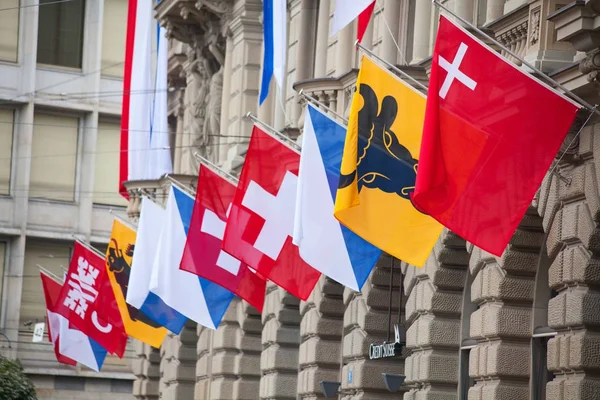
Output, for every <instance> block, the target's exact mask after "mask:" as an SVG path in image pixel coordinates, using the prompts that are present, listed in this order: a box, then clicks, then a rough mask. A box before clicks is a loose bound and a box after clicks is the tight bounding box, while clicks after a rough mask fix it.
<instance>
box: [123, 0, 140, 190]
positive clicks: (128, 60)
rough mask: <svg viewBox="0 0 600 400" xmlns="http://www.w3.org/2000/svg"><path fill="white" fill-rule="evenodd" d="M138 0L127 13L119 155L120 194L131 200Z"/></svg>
mask: <svg viewBox="0 0 600 400" xmlns="http://www.w3.org/2000/svg"><path fill="white" fill-rule="evenodd" d="M136 15H137V0H129V8H128V11H127V37H126V38H125V65H124V71H123V101H122V108H121V140H120V150H121V152H120V154H119V193H121V195H122V196H123V197H125V198H126V199H127V200H129V193H127V189H125V186H123V182H125V181H127V180H128V178H129V104H130V100H131V96H130V91H131V68H132V64H133V42H134V39H135V21H136Z"/></svg>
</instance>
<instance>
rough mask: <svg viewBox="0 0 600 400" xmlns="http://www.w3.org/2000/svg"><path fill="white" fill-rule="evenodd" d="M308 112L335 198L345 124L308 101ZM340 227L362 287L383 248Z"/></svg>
mask: <svg viewBox="0 0 600 400" xmlns="http://www.w3.org/2000/svg"><path fill="white" fill-rule="evenodd" d="M308 112H309V113H310V118H311V121H312V125H313V128H314V131H315V136H316V138H317V143H318V145H319V152H320V154H321V159H322V160H323V165H324V167H325V172H326V175H327V181H328V184H329V190H330V191H331V196H332V198H333V201H334V202H335V196H336V193H337V187H338V182H339V177H340V167H341V165H342V155H343V152H344V142H345V141H346V128H345V127H343V126H342V125H340V124H338V123H337V122H335V121H334V120H332V119H331V118H329V117H328V116H326V115H325V114H323V113H322V112H320V111H319V110H317V109H316V108H314V107H312V106H311V105H308ZM340 227H341V229H342V235H343V237H344V241H345V242H346V249H347V251H348V256H349V257H350V262H351V263H352V269H353V270H354V274H355V276H356V281H357V283H358V287H362V286H363V285H364V283H365V282H366V280H367V278H368V277H369V274H370V273H371V271H372V270H373V267H374V266H375V263H376V262H377V260H378V259H379V257H380V256H381V253H382V251H381V249H379V248H377V247H375V246H373V245H372V244H371V243H369V242H367V241H366V240H364V239H363V238H361V237H360V236H358V235H357V234H355V233H354V232H352V231H351V230H350V229H348V228H346V227H345V226H344V225H342V224H340Z"/></svg>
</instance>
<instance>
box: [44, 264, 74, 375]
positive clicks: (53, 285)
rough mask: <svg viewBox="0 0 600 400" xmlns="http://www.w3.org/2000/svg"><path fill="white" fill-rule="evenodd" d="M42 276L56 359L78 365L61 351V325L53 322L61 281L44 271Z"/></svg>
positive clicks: (49, 329)
mask: <svg viewBox="0 0 600 400" xmlns="http://www.w3.org/2000/svg"><path fill="white" fill-rule="evenodd" d="M40 277H41V278H42V289H43V290H44V298H45V300H46V317H47V319H48V325H47V327H48V338H49V339H50V342H52V345H53V346H54V354H56V360H58V362H59V363H62V364H67V365H73V366H74V365H77V361H75V360H73V359H71V358H69V357H67V356H65V355H63V354H62V353H61V352H60V325H59V324H55V323H52V322H53V320H54V318H53V314H54V313H55V304H56V299H57V298H58V297H59V296H60V291H61V289H62V286H61V284H60V283H58V282H56V281H55V280H54V279H52V278H50V277H49V276H47V275H46V274H44V273H43V272H41V273H40Z"/></svg>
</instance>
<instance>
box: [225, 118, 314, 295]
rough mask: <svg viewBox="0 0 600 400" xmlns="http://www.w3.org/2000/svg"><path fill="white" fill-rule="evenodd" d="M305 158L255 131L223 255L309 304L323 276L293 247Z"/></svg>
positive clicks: (228, 228) (256, 128)
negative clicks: (233, 258)
mask: <svg viewBox="0 0 600 400" xmlns="http://www.w3.org/2000/svg"><path fill="white" fill-rule="evenodd" d="M299 165H300V154H299V153H298V152H297V151H295V150H293V149H291V148H290V147H288V146H286V145H285V144H283V143H281V142H280V141H279V140H277V139H275V138H273V137H272V136H270V135H268V134H266V133H265V132H263V131H262V130H261V129H260V128H258V127H256V126H255V127H254V130H253V131H252V138H251V139H250V145H249V146H248V153H247V154H246V161H245V163H244V167H243V168H242V175H241V177H240V181H239V183H238V188H237V191H236V192H235V197H234V198H233V202H232V203H231V211H230V213H229V217H228V218H227V227H226V228H225V236H224V239H223V250H225V251H226V252H227V253H229V254H231V255H232V256H234V257H235V258H237V259H238V260H241V261H243V262H245V263H246V264H248V265H249V266H250V267H252V268H254V269H255V270H256V271H257V272H258V273H259V274H260V275H262V276H264V277H265V278H267V279H269V280H271V281H273V282H275V283H276V284H277V285H279V286H281V287H282V288H284V289H285V290H287V291H288V292H290V293H291V294H293V295H294V296H296V297H298V298H300V299H302V300H306V299H307V298H308V296H309V295H310V293H311V292H312V290H313V288H314V286H315V285H316V283H317V281H318V280H319V277H320V276H321V273H320V272H319V271H317V270H315V269H314V268H312V267H311V266H310V265H308V264H307V263H305V262H304V261H303V260H302V259H301V258H300V255H299V253H298V247H297V246H296V245H294V244H293V243H292V235H293V234H294V215H295V209H296V187H297V184H298V168H299Z"/></svg>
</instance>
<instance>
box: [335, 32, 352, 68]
mask: <svg viewBox="0 0 600 400" xmlns="http://www.w3.org/2000/svg"><path fill="white" fill-rule="evenodd" d="M337 36H338V38H337V43H336V45H335V74H336V76H341V75H343V74H345V73H346V72H349V71H350V70H351V69H352V67H354V55H355V53H356V49H355V47H354V41H355V39H356V37H355V36H354V23H351V24H348V25H346V27H345V28H344V29H342V30H341V31H339V32H338V34H337Z"/></svg>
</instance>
